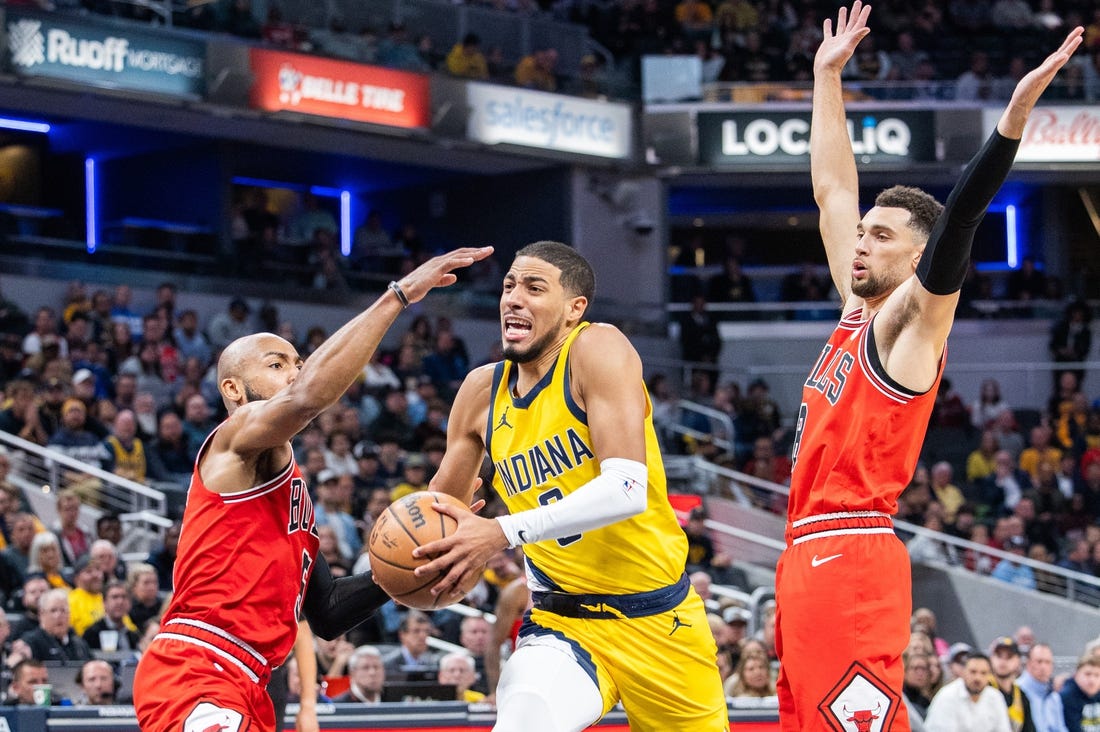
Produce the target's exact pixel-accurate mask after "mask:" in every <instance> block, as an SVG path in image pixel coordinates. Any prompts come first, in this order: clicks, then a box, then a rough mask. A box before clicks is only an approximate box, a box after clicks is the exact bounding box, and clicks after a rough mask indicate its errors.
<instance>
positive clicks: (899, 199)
mask: <svg viewBox="0 0 1100 732" xmlns="http://www.w3.org/2000/svg"><path fill="white" fill-rule="evenodd" d="M875 205H876V206H882V207H883V208H904V209H905V210H906V211H908V212H909V222H908V223H909V228H910V229H913V230H914V231H916V232H917V233H918V234H920V236H921V239H924V240H927V239H928V235H929V234H931V233H932V227H933V226H935V225H936V220H937V219H939V217H940V214H941V213H943V204H941V203H940V202H939V201H937V200H936V199H935V198H933V197H932V196H931V195H930V194H928V193H925V192H924V191H922V190H921V189H920V188H914V187H912V186H892V187H890V188H887V189H886V190H884V191H883V192H881V193H879V194H878V195H877V196H876V197H875Z"/></svg>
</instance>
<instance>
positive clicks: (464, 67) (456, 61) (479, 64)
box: [446, 33, 489, 79]
mask: <svg viewBox="0 0 1100 732" xmlns="http://www.w3.org/2000/svg"><path fill="white" fill-rule="evenodd" d="M446 65H447V71H448V73H450V74H451V75H452V76H460V77H463V78H466V79H488V78H489V65H488V63H487V62H486V61H485V54H483V53H482V52H481V38H480V37H478V35H477V34H476V33H467V34H466V35H465V36H464V37H463V38H462V42H461V43H456V44H455V45H454V47H453V48H452V49H451V52H450V53H448V54H447V60H446Z"/></svg>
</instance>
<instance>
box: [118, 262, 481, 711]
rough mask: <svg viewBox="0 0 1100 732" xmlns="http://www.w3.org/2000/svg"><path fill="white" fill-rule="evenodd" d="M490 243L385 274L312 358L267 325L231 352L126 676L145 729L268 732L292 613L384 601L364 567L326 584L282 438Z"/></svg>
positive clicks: (348, 619) (361, 612) (334, 613)
mask: <svg viewBox="0 0 1100 732" xmlns="http://www.w3.org/2000/svg"><path fill="white" fill-rule="evenodd" d="M492 251H493V250H492V248H491V247H483V248H478V249H473V248H470V249H458V250H455V251H453V252H450V253H448V254H445V255H442V256H440V257H436V258H435V259H432V260H430V261H428V262H426V263H425V264H423V265H422V266H421V267H419V268H418V269H416V270H415V271H414V272H412V273H410V274H408V275H406V276H405V277H404V278H403V279H402V280H401V282H400V283H397V282H391V283H390V286H389V289H388V290H387V292H386V294H385V295H383V296H382V297H381V298H379V299H378V300H377V301H376V302H375V303H374V304H373V305H372V306H371V307H370V308H368V309H367V310H366V311H364V312H363V313H361V314H359V315H358V316H357V317H355V318H354V319H352V320H351V321H350V322H348V323H347V324H346V325H344V326H343V327H342V328H341V329H340V330H338V331H337V332H336V333H334V334H333V335H332V337H331V338H329V339H328V340H327V341H325V342H324V344H322V345H321V347H320V348H318V349H317V351H316V352H314V354H313V355H312V356H310V357H309V360H308V361H305V362H303V361H302V359H301V358H300V357H299V355H298V353H297V351H296V350H295V349H294V346H292V345H291V344H290V343H288V342H286V341H285V340H283V339H282V338H280V337H278V336H275V335H272V334H270V333H259V334H256V335H251V336H246V337H244V338H241V339H238V340H236V341H234V342H233V343H230V344H229V346H227V347H226V349H225V351H224V352H223V353H222V355H221V358H220V359H219V360H218V386H219V389H220V390H221V394H222V398H223V399H224V401H225V404H226V407H227V408H228V409H229V417H228V418H227V419H226V420H225V422H223V423H222V424H221V425H220V426H219V427H218V428H217V429H216V430H215V431H214V432H213V433H212V434H211V435H210V436H209V437H208V438H207V440H206V443H205V444H204V445H203V447H202V449H201V450H200V451H199V456H198V459H197V460H196V461H195V470H194V473H193V475H192V477H191V487H190V490H189V491H188V496H187V507H186V509H185V510H184V518H183V530H182V533H181V535H180V541H179V550H178V554H177V559H176V565H175V571H174V574H173V578H174V587H175V592H174V594H173V596H172V600H171V602H170V604H169V606H168V609H167V611H166V612H165V614H164V618H163V620H162V621H161V625H160V633H159V634H158V635H157V636H156V637H155V638H154V639H153V642H152V644H151V645H150V646H149V649H148V651H147V652H146V653H145V654H144V655H143V656H142V658H141V663H140V664H139V665H138V669H137V676H136V679H135V682H134V708H135V710H136V711H137V717H138V723H139V724H140V726H141V729H142V730H145V731H146V732H164V731H171V732H177V731H178V732H207V731H208V730H211V729H216V730H220V732H245V731H246V730H247V731H248V732H268V731H269V730H274V729H275V717H274V713H273V711H272V705H271V699H270V698H269V697H268V695H267V691H266V686H267V682H268V678H269V676H270V674H271V669H272V668H273V667H274V666H278V665H279V664H281V663H283V661H284V660H285V659H286V658H287V656H288V655H289V653H290V651H291V649H292V647H293V645H294V640H295V636H296V634H297V629H298V618H299V614H300V613H303V612H304V614H305V617H306V618H307V619H308V620H309V623H310V625H311V626H312V627H313V630H314V632H316V633H317V634H318V635H321V636H322V637H325V638H332V637H335V636H337V635H339V634H340V633H343V632H345V631H347V630H349V629H351V628H352V627H354V626H355V625H358V624H359V623H360V622H362V621H363V620H365V619H366V618H367V617H369V616H370V615H371V613H373V612H374V610H375V609H377V608H378V607H380V606H381V605H382V604H383V603H384V602H386V601H387V600H388V599H389V598H388V597H387V596H386V594H385V593H384V592H382V590H381V589H380V588H378V587H377V585H375V584H374V582H373V581H372V580H371V577H370V573H366V574H363V575H357V576H354V577H345V578H340V579H337V580H334V579H333V577H332V575H331V573H330V572H329V570H328V565H327V564H326V563H325V560H324V558H323V557H321V556H319V555H318V554H317V543H318V540H317V531H316V528H315V526H314V518H313V504H312V502H311V501H310V497H309V491H308V490H307V487H306V485H305V481H304V480H303V479H302V473H301V471H300V470H299V468H298V465H297V464H296V463H295V462H294V453H293V451H292V449H291V446H290V439H291V438H292V437H294V435H295V434H297V433H298V432H299V431H300V430H301V429H302V428H304V427H305V426H306V425H307V424H309V422H310V421H311V420H312V419H313V418H314V417H316V416H317V415H318V414H320V413H321V412H322V411H323V410H325V409H327V408H328V407H329V406H331V405H332V404H334V403H335V402H336V400H337V399H339V397H340V395H342V394H343V393H344V391H345V390H346V389H347V388H348V387H349V386H350V385H351V383H352V381H354V379H355V378H356V376H357V375H358V374H359V373H360V372H361V371H362V370H363V367H364V366H366V364H367V362H368V361H369V360H370V358H371V355H372V354H373V353H374V350H375V348H377V346H378V343H379V342H380V341H381V340H382V336H383V335H384V334H385V332H386V330H387V329H388V328H389V327H390V325H391V324H392V323H393V322H394V320H395V319H396V318H397V316H398V314H399V313H400V312H401V311H402V310H403V309H404V308H405V307H407V306H408V305H409V304H410V303H412V302H416V301H418V300H420V299H421V298H423V297H424V296H425V295H426V294H427V293H428V291H429V290H431V289H432V288H434V287H440V286H443V285H449V284H451V283H453V282H454V281H455V275H454V274H452V271H453V270H455V269H457V268H460V267H466V266H469V265H470V264H472V263H474V262H476V261H478V260H480V259H484V258H485V257H488V256H489V255H490V254H491V253H492Z"/></svg>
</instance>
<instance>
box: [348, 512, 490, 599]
mask: <svg viewBox="0 0 1100 732" xmlns="http://www.w3.org/2000/svg"><path fill="white" fill-rule="evenodd" d="M433 503H438V504H449V505H451V506H457V507H459V508H461V509H462V510H464V511H468V510H470V507H469V506H467V505H466V504H464V503H463V502H462V501H460V500H458V499H457V498H455V497H453V496H450V495H448V494H446V493H439V492H437V491H417V492H416V493H410V494H409V495H407V496H405V497H404V498H398V499H397V500H396V501H394V502H393V503H391V504H390V506H389V508H387V509H386V510H385V511H383V512H382V514H381V515H380V516H379V517H378V520H377V521H375V523H374V528H373V529H371V532H370V539H369V540H368V548H369V551H370V566H371V572H372V573H373V575H374V581H375V582H377V583H378V586H379V587H381V588H382V589H383V590H385V591H386V594H388V595H389V596H390V597H392V598H393V599H394V600H397V601H398V602H400V603H401V604H403V605H408V606H409V607H414V608H417V609H419V610H435V609H437V608H439V607H442V606H443V605H448V604H450V602H451V601H452V600H453V598H446V597H443V596H440V597H433V596H432V594H431V589H432V587H433V586H434V585H435V583H436V582H437V581H439V580H440V579H441V578H442V577H443V576H444V574H445V573H444V572H440V573H437V574H435V575H433V576H431V577H417V576H416V575H415V574H413V570H414V569H416V568H417V567H419V566H420V565H422V564H427V563H428V562H429V561H430V558H429V557H421V558H419V559H417V558H416V557H414V556H413V555H412V551H413V549H415V548H416V547H418V546H421V545H422V544H427V543H428V542H431V541H435V540H436V539H442V538H443V537H445V536H449V535H451V534H453V533H454V531H455V528H456V527H457V526H458V522H457V521H455V520H454V519H453V518H451V517H450V516H446V515H444V514H442V513H439V512H438V511H436V510H435V509H433V508H432V504H433ZM465 589H471V588H465ZM440 603H442V605H441V604H440Z"/></svg>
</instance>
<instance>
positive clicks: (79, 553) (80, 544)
mask: <svg viewBox="0 0 1100 732" xmlns="http://www.w3.org/2000/svg"><path fill="white" fill-rule="evenodd" d="M56 505H57V523H56V524H55V525H54V526H53V527H52V529H53V532H54V534H56V535H57V539H58V541H59V542H60V549H61V552H60V558H61V559H62V560H63V561H64V563H65V566H67V567H72V566H75V564H76V562H77V560H78V559H80V558H81V557H84V556H86V555H87V554H88V550H89V549H91V547H92V536H91V534H89V533H88V532H87V531H86V530H85V529H84V527H82V526H81V525H80V505H81V504H80V496H79V495H78V494H77V493H75V492H74V491H72V490H68V489H66V490H63V491H60V492H59V493H58V494H57V503H56ZM31 554H32V558H31V563H32V564H33V563H34V558H33V554H34V551H33V546H32V551H31ZM54 586H55V587H56V586H58V585H54Z"/></svg>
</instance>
